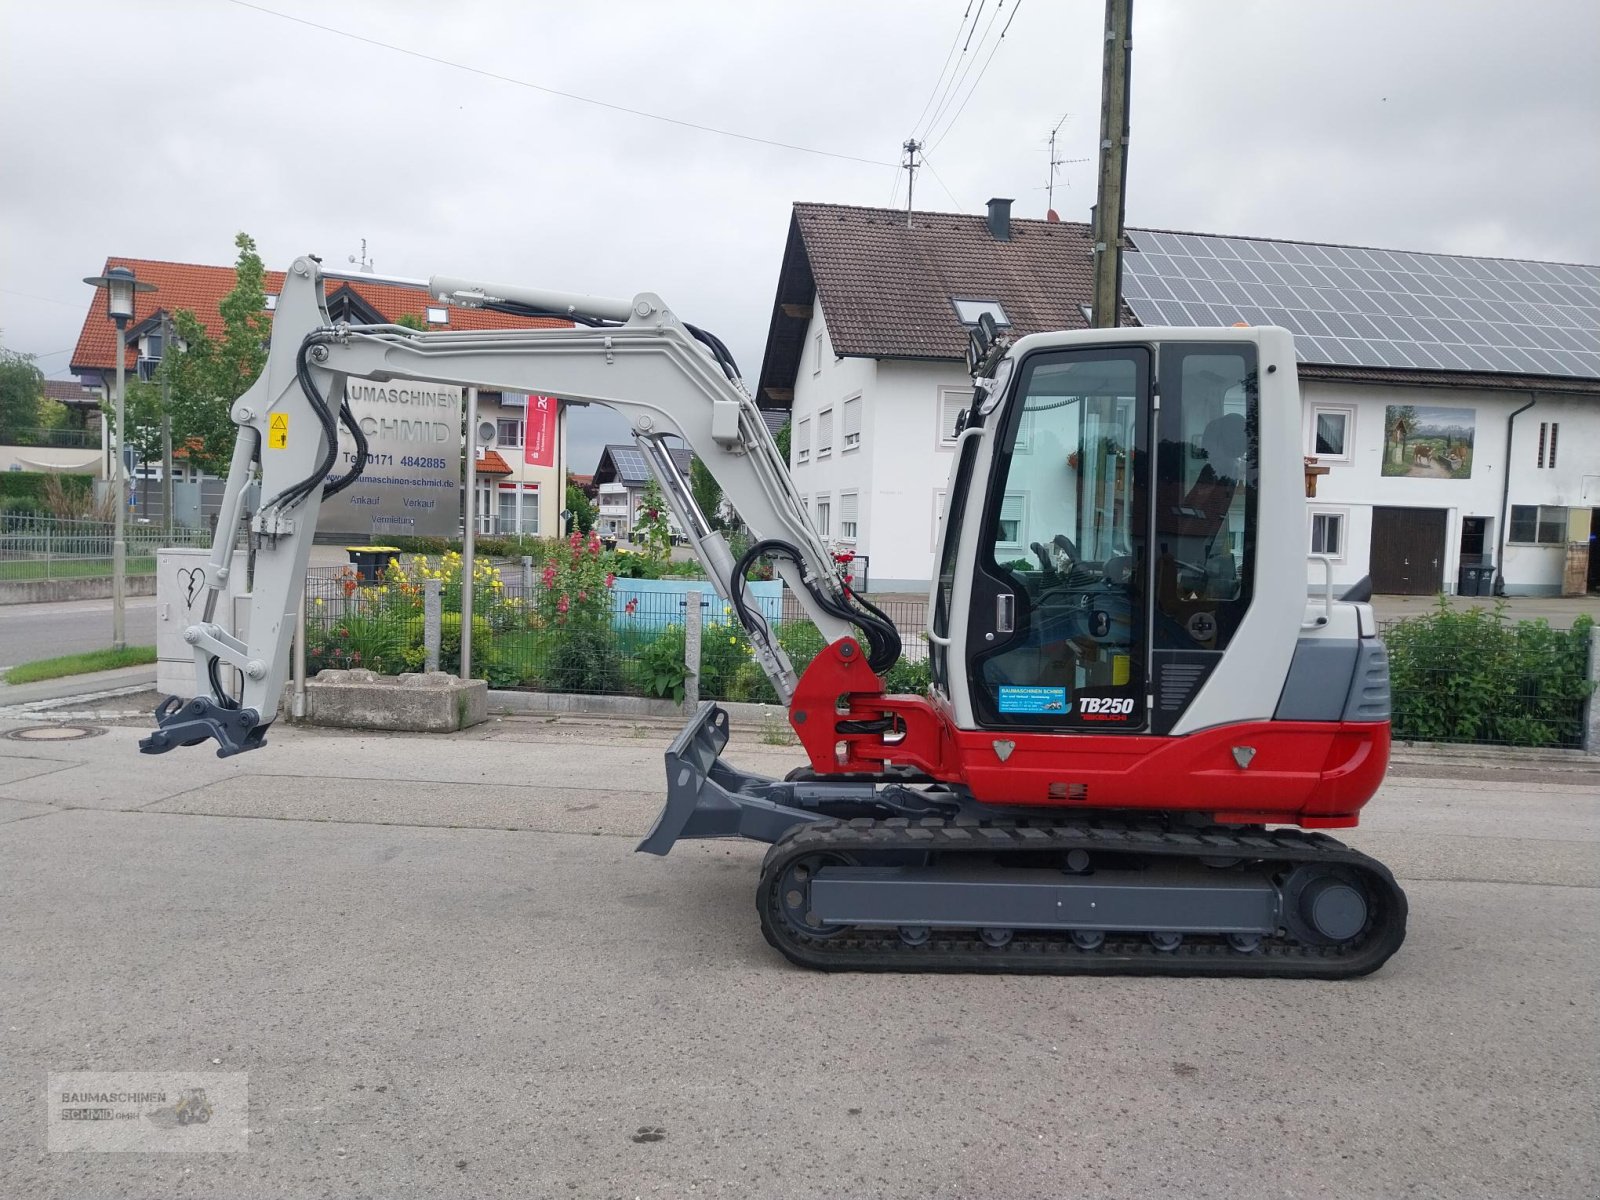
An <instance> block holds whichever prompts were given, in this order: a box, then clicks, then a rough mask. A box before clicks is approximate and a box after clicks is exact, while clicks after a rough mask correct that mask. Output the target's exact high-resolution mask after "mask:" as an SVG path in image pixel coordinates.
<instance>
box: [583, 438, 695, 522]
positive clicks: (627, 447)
mask: <svg viewBox="0 0 1600 1200" xmlns="http://www.w3.org/2000/svg"><path fill="white" fill-rule="evenodd" d="M671 454H672V461H673V462H674V463H676V464H677V467H678V470H679V471H680V472H681V473H682V475H683V477H684V478H685V479H687V478H689V470H690V468H691V467H692V466H693V465H694V454H693V453H692V452H691V451H689V450H688V449H685V448H682V447H674V448H673V449H672V450H671ZM653 478H655V477H654V476H653V475H651V474H650V467H649V466H648V464H647V463H646V462H645V457H644V452H643V451H642V450H640V449H639V447H638V446H636V445H633V444H632V443H621V444H618V445H610V446H606V447H605V448H604V449H602V450H601V451H600V463H599V465H598V466H596V467H595V469H594V486H595V491H596V493H597V497H598V500H599V505H600V514H599V518H598V521H597V523H596V527H595V528H596V532H598V533H599V534H601V535H602V536H605V537H622V538H626V537H627V536H628V535H629V534H630V533H632V531H633V527H634V525H635V524H636V523H637V521H638V519H639V501H640V500H641V499H643V497H644V492H645V488H647V487H648V486H649V485H650V481H651V480H652V479H653ZM669 522H670V523H671V525H672V527H673V532H674V533H677V532H678V529H677V522H676V521H675V520H671V517H670V513H669Z"/></svg>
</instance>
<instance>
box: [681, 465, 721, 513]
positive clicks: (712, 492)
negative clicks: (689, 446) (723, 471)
mask: <svg viewBox="0 0 1600 1200" xmlns="http://www.w3.org/2000/svg"><path fill="white" fill-rule="evenodd" d="M689 494H690V495H691V496H693V497H694V502H695V504H696V505H698V506H699V509H700V511H701V512H703V513H704V514H705V515H706V520H707V521H709V522H711V528H713V529H721V528H722V527H723V525H724V522H723V520H722V485H721V484H720V483H718V482H717V481H716V480H715V479H713V478H712V477H711V469H710V468H709V467H707V466H706V464H705V463H704V462H702V461H701V460H700V458H699V457H696V458H695V459H694V460H693V461H692V462H691V463H690V465H689Z"/></svg>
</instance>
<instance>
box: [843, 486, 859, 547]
mask: <svg viewBox="0 0 1600 1200" xmlns="http://www.w3.org/2000/svg"><path fill="white" fill-rule="evenodd" d="M860 512H861V499H860V495H859V493H856V492H840V493H839V540H840V541H842V542H854V541H855V540H856V537H857V527H858V526H859V523H860Z"/></svg>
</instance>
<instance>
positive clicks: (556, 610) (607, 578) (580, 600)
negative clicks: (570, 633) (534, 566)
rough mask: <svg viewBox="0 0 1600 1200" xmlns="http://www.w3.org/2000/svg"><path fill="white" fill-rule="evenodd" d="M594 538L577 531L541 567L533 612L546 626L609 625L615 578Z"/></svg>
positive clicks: (597, 539)
mask: <svg viewBox="0 0 1600 1200" xmlns="http://www.w3.org/2000/svg"><path fill="white" fill-rule="evenodd" d="M602 553H603V551H602V547H601V545H600V538H599V537H598V535H596V534H594V533H591V534H590V535H589V536H588V538H587V539H585V538H584V536H583V534H581V533H579V532H578V531H577V530H573V532H572V536H571V537H569V538H567V541H566V544H565V547H564V548H563V549H562V550H561V551H560V552H558V553H556V554H552V555H551V556H550V558H549V560H548V561H546V563H545V564H544V572H543V574H542V575H541V576H540V579H539V582H540V583H541V584H542V585H543V586H541V587H540V589H539V598H538V604H537V610H538V613H539V616H540V617H541V618H542V619H543V620H544V622H545V624H547V625H594V626H601V625H609V624H610V622H611V588H612V586H613V585H614V584H615V583H616V581H617V577H616V575H614V574H613V573H612V572H610V571H608V570H607V569H606V564H605V561H604V559H603V558H602Z"/></svg>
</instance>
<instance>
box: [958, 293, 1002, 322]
mask: <svg viewBox="0 0 1600 1200" xmlns="http://www.w3.org/2000/svg"><path fill="white" fill-rule="evenodd" d="M950 304H951V306H952V307H953V308H954V309H955V310H956V320H958V321H960V322H961V323H962V324H963V325H965V326H966V327H967V328H968V329H976V328H977V327H978V318H979V317H981V316H983V314H984V313H988V314H989V316H990V317H992V318H993V319H994V323H995V324H996V325H998V326H999V327H1000V328H1001V329H1007V328H1010V326H1011V318H1010V317H1008V316H1006V310H1005V309H1004V308H1002V307H1000V301H998V300H979V299H975V298H973V297H971V296H951V297H950Z"/></svg>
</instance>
